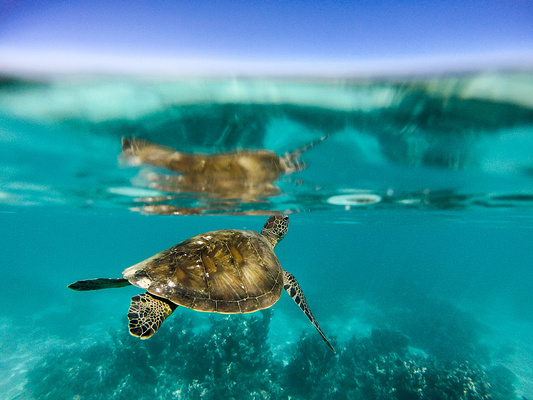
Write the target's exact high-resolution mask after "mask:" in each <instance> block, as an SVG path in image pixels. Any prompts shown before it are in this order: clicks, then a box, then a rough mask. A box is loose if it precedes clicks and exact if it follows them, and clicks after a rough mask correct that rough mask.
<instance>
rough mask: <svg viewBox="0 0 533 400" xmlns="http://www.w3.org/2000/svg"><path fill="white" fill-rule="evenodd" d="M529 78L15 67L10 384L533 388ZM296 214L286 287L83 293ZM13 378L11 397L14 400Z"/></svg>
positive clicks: (382, 393) (253, 389)
mask: <svg viewBox="0 0 533 400" xmlns="http://www.w3.org/2000/svg"><path fill="white" fill-rule="evenodd" d="M531 93H533V74H532V73H531V72H530V71H503V72H498V71H481V72H471V73H465V74H449V75H439V76H431V75H425V76H417V77H409V78H381V79H370V78H368V79H322V78H321V79H303V78H302V79H288V78H287V79H281V78H278V79H258V78H240V79H238V78H232V79H215V78H212V79H200V78H198V79H170V78H164V79H163V78H160V79H154V78H138V77H137V78H132V77H116V76H107V77H101V76H100V77H94V76H92V77H91V76H87V77H79V76H71V77H62V78H53V79H42V80H30V79H26V80H24V79H19V78H11V77H4V78H3V79H2V80H0V171H1V173H0V220H1V221H2V223H1V226H2V229H1V232H0V241H1V242H2V243H3V246H2V247H3V250H2V254H3V265H2V267H0V269H1V271H2V273H3V279H2V280H3V282H4V288H3V291H4V296H3V298H2V300H0V306H1V309H2V310H3V312H2V314H0V327H1V328H2V331H3V332H4V334H3V335H2V339H0V350H1V351H2V354H3V355H4V357H2V360H1V361H0V371H1V372H0V390H2V392H3V393H4V394H5V396H6V398H8V399H19V400H20V399H122V398H124V399H126V398H128V399H130V398H138V399H154V398H158V399H170V398H174V399H196V398H198V399H199V398H202V399H221V398H228V399H229V398H234V399H466V398H468V399H482V398H483V399H486V398H494V399H519V398H529V399H531V398H533V372H532V370H531V365H532V363H533V347H532V345H531V340H530V339H531V338H530V332H531V329H533V319H532V318H531V315H532V313H533V309H532V307H531V302H530V301H529V299H530V298H531V295H532V292H531V281H532V280H533V275H532V269H531V265H532V264H533V253H532V251H531V243H532V240H533V218H532V215H533V214H532V211H533V156H532V154H533V98H532V97H531ZM278 214H286V215H289V218H290V228H289V232H288V234H287V237H286V238H285V239H283V242H281V243H280V244H279V245H278V246H276V249H275V252H276V255H277V256H278V258H279V259H280V262H281V265H282V267H283V268H284V269H286V270H287V271H289V272H291V273H292V274H294V275H295V276H296V277H297V279H298V281H299V282H300V285H301V286H302V288H303V290H304V292H305V295H306V297H307V299H308V301H309V305H310V307H311V309H312V310H313V314H314V316H315V317H316V319H317V321H318V322H319V323H320V326H321V328H322V330H323V331H324V332H325V334H326V335H327V336H328V338H329V339H330V340H331V341H332V344H333V345H334V347H335V348H336V350H337V353H336V354H335V353H333V352H331V351H330V349H329V348H328V347H327V346H326V345H325V344H324V343H323V341H322V340H321V338H320V336H319V335H318V334H317V332H316V330H315V329H314V328H313V326H312V325H311V324H310V323H309V320H308V319H307V317H306V315H305V314H304V313H302V312H301V310H300V309H299V308H298V307H297V306H296V305H295V304H293V301H292V299H291V298H290V297H289V296H287V294H286V293H282V297H281V299H280V300H279V301H278V303H277V304H275V305H274V306H273V307H272V308H269V309H267V310H263V311H260V312H257V313H252V314H246V315H239V314H238V315H231V316H223V315H218V314H206V313H197V312H194V311H193V310H190V309H187V308H185V307H179V308H178V309H177V311H176V312H174V314H173V315H172V316H170V317H169V318H168V320H167V321H165V322H164V323H163V324H162V326H161V328H160V330H159V331H158V332H157V333H156V334H155V335H154V336H153V338H151V339H148V340H144V341H141V340H139V339H138V338H136V337H133V336H131V335H129V334H128V320H127V311H128V304H129V299H130V298H131V297H132V296H135V295H137V294H139V293H142V289H140V288H138V287H129V288H122V289H116V290H105V291H104V290H103V291H98V292H85V293H76V292H74V291H70V290H68V289H67V285H68V284H70V283H72V282H74V281H76V280H80V279H87V278H97V277H101V278H119V277H120V274H121V271H123V270H124V269H125V268H127V267H129V266H131V265H134V264H136V263H138V262H140V261H142V260H144V259H146V258H148V257H150V256H152V255H154V254H156V253H158V252H160V251H162V250H165V249H167V248H169V247H171V246H173V245H175V244H176V243H179V242H181V241H182V240H185V239H187V238H189V237H191V236H194V235H197V234H199V233H202V232H208V231H213V230H216V229H229V228H231V229H246V230H254V231H257V232H260V231H261V228H262V226H263V224H264V223H265V221H266V219H267V216H268V215H278ZM0 397H1V396H0Z"/></svg>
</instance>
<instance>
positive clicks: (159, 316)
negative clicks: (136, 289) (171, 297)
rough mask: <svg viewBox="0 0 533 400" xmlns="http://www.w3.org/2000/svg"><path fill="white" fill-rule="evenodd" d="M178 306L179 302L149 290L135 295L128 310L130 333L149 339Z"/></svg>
mask: <svg viewBox="0 0 533 400" xmlns="http://www.w3.org/2000/svg"><path fill="white" fill-rule="evenodd" d="M177 307H178V305H177V304H174V303H172V302H170V301H168V300H166V299H163V298H161V297H157V296H154V295H152V294H150V293H148V292H146V293H143V294H139V295H137V296H133V297H132V298H131V305H130V309H129V310H128V319H129V321H130V322H129V325H128V327H129V329H130V333H131V334H132V335H133V336H138V337H140V338H141V339H148V338H149V337H151V336H152V335H153V334H154V333H156V332H157V330H158V329H159V327H160V326H161V324H162V323H163V321H164V320H165V319H166V318H167V317H168V316H169V315H170V314H172V312H173V311H174V310H175V309H176V308H177Z"/></svg>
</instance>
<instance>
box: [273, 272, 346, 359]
mask: <svg viewBox="0 0 533 400" xmlns="http://www.w3.org/2000/svg"><path fill="white" fill-rule="evenodd" d="M283 288H284V289H285V290H286V291H287V293H288V294H289V296H291V297H292V299H293V300H294V302H295V303H296V304H298V306H299V307H300V308H301V309H302V311H303V312H304V313H305V315H307V318H309V321H311V323H312V324H313V325H314V326H315V328H316V330H317V331H318V333H320V336H322V339H324V342H326V344H327V345H328V346H329V348H330V349H331V350H333V352H334V353H336V351H335V349H334V348H333V346H332V345H331V343H330V342H329V340H328V338H327V337H326V335H324V333H323V332H322V329H320V326H319V325H318V322H316V320H315V317H314V316H313V313H312V312H311V309H310V308H309V305H308V304H307V300H306V299H305V296H304V293H303V292H302V289H301V288H300V284H299V283H298V281H297V280H296V278H295V277H294V276H293V275H292V274H291V273H289V272H287V271H283Z"/></svg>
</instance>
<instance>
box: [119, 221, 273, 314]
mask: <svg viewBox="0 0 533 400" xmlns="http://www.w3.org/2000/svg"><path fill="white" fill-rule="evenodd" d="M123 275H124V278H126V279H128V280H129V281H130V282H131V283H132V284H133V285H136V286H139V287H141V288H143V289H146V290H147V291H148V292H149V293H151V294H154V295H156V296H159V297H163V298H165V299H168V300H170V301H172V302H173V303H176V304H178V305H180V306H185V307H189V308H192V309H194V310H197V311H206V312H218V313H228V314H231V313H247V312H252V311H257V310H260V309H263V308H268V307H270V306H272V305H273V304H274V303H275V302H276V301H278V299H279V297H280V295H281V290H282V288H283V270H282V268H281V265H280V263H279V260H278V258H277V257H276V255H275V254H274V251H273V250H272V246H271V245H270V244H269V242H268V241H267V240H266V239H265V238H264V237H263V236H262V235H261V234H259V233H257V232H253V231H241V230H231V229H226V230H220V231H213V232H207V233H203V234H201V235H197V236H194V237H192V238H190V239H187V240H185V241H183V242H181V243H179V244H177V245H175V246H173V247H171V248H169V249H167V250H165V251H162V252H161V253H159V254H156V255H155V256H153V257H151V258H149V259H147V260H145V261H142V262H140V263H139V264H136V265H134V266H132V267H130V268H127V269H126V270H125V271H124V273H123Z"/></svg>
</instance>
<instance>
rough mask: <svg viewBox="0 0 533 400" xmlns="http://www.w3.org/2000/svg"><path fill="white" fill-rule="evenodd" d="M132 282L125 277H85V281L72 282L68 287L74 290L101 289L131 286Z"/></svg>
mask: <svg viewBox="0 0 533 400" xmlns="http://www.w3.org/2000/svg"><path fill="white" fill-rule="evenodd" d="M129 285H131V283H129V281H128V280H127V279H124V278H117V279H112V278H97V279H85V280H83V281H77V282H74V283H71V284H70V285H68V286H67V287H68V288H69V289H72V290H77V291H85V290H100V289H114V288H120V287H124V286H129Z"/></svg>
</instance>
